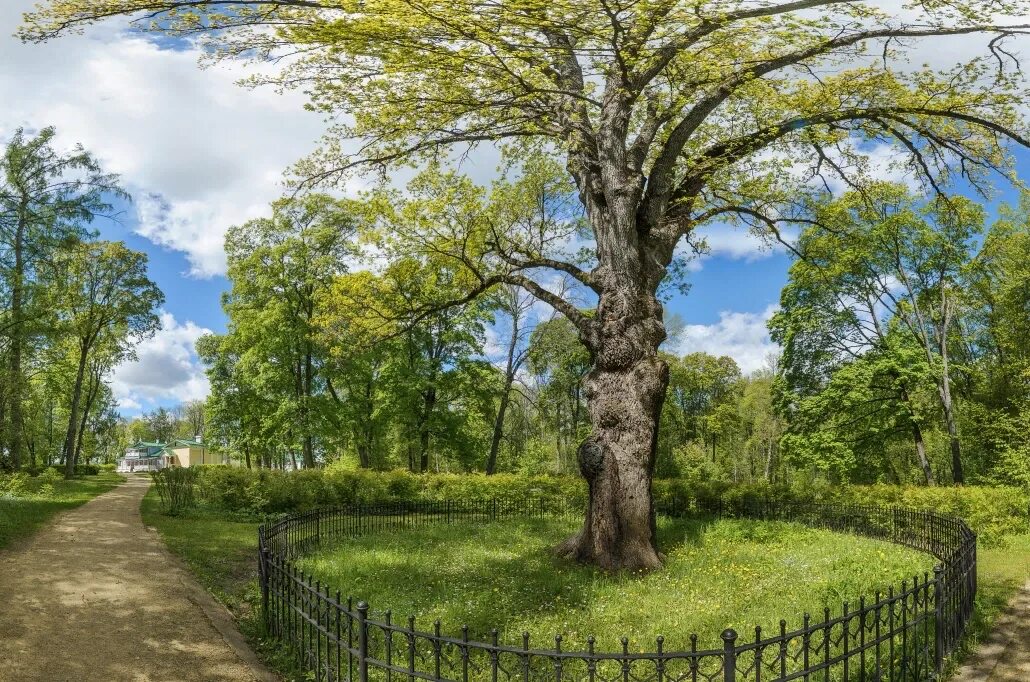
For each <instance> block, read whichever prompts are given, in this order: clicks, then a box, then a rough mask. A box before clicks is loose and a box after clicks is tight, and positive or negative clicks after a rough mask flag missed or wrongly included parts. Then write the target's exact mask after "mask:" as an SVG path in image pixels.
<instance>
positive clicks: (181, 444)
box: [130, 440, 207, 450]
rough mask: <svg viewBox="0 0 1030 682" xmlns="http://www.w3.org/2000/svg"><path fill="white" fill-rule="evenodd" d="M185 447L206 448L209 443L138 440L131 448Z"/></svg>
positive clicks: (166, 448) (165, 448)
mask: <svg viewBox="0 0 1030 682" xmlns="http://www.w3.org/2000/svg"><path fill="white" fill-rule="evenodd" d="M185 447H197V448H206V447H207V445H206V444H204V443H199V442H197V441H195V440H173V441H172V442H171V443H150V442H147V441H145V440H141V441H137V442H136V443H135V444H133V445H132V447H131V448H130V449H136V448H162V449H164V450H168V449H170V448H185Z"/></svg>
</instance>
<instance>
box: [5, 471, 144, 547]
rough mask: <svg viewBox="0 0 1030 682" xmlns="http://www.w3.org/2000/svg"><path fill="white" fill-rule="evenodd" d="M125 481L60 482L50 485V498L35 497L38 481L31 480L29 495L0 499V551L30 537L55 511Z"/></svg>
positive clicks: (101, 477) (108, 477) (110, 477)
mask: <svg viewBox="0 0 1030 682" xmlns="http://www.w3.org/2000/svg"><path fill="white" fill-rule="evenodd" d="M124 480H125V478H124V477H122V476H120V475H118V474H114V473H101V474H98V475H97V476H81V477H79V478H74V479H71V480H68V481H65V480H60V481H57V482H56V483H54V484H53V494H52V495H47V496H46V497H41V496H37V495H35V494H34V493H37V492H38V490H39V487H40V486H39V481H38V480H37V479H30V482H29V489H28V491H27V492H28V493H29V494H28V495H26V496H24V497H4V496H0V549H2V548H4V547H6V546H8V545H9V544H11V543H12V542H14V541H15V540H19V539H21V538H24V537H27V536H29V535H31V534H32V533H34V532H35V531H36V530H37V529H38V528H39V527H40V526H42V525H43V524H45V523H46V522H47V521H49V520H50V519H51V518H53V516H54V515H55V514H57V513H58V512H62V511H65V510H66V509H72V508H74V507H78V506H79V505H81V504H84V503H86V502H88V501H89V500H91V499H93V498H94V497H96V496H97V495H99V494H101V493H105V492H107V491H108V490H110V489H112V488H114V487H115V486H117V485H118V484H119V483H121V482H122V481H124Z"/></svg>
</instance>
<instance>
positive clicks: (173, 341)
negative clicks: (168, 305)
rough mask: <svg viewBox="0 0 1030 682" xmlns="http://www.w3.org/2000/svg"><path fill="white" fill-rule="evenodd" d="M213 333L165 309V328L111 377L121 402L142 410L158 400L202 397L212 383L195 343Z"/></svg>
mask: <svg viewBox="0 0 1030 682" xmlns="http://www.w3.org/2000/svg"><path fill="white" fill-rule="evenodd" d="M209 333H211V330H210V329H205V328H204V327H201V326H199V325H197V324H195V323H193V322H191V321H189V320H187V321H186V322H183V323H180V322H178V321H177V320H176V319H175V317H174V316H173V315H172V314H171V313H168V312H162V313H161V330H160V331H158V332H157V334H155V335H154V336H153V337H152V338H150V339H147V340H146V341H144V342H143V343H141V344H140V345H139V346H138V347H137V348H136V359H135V360H133V361H131V362H126V363H123V364H121V365H119V366H118V367H117V368H116V369H115V371H114V375H113V377H112V380H111V389H112V390H113V391H114V395H115V398H116V399H117V400H118V406H119V407H120V408H121V409H123V410H130V411H138V410H142V409H144V408H146V407H153V406H154V405H156V404H157V403H158V402H162V401H163V402H183V401H187V400H200V399H203V398H205V397H206V396H207V394H208V390H209V388H210V387H209V385H208V381H207V376H205V374H204V368H203V367H202V366H201V364H200V360H199V358H198V357H197V353H196V350H195V348H194V345H195V344H196V342H197V339H198V338H200V337H201V336H203V335H204V334H209Z"/></svg>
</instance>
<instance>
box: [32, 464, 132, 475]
mask: <svg viewBox="0 0 1030 682" xmlns="http://www.w3.org/2000/svg"><path fill="white" fill-rule="evenodd" d="M47 469H57V470H58V471H59V472H61V475H62V477H63V476H64V467H63V466H53V465H47V466H43V465H41V464H40V465H36V466H27V467H25V468H24V469H23V470H24V471H25V472H26V473H28V474H29V475H30V476H39V475H40V474H42V473H43V472H44V471H46V470H47ZM112 471H113V469H112ZM99 473H100V465H99V464H76V465H75V475H76V476H96V475H97V474H99Z"/></svg>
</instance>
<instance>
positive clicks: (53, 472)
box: [39, 467, 64, 487]
mask: <svg viewBox="0 0 1030 682" xmlns="http://www.w3.org/2000/svg"><path fill="white" fill-rule="evenodd" d="M61 480H64V474H62V473H61V472H60V471H59V470H58V469H57V467H48V468H46V469H44V470H43V472H42V473H40V474H39V482H40V483H41V484H43V485H50V486H51V487H53V485H54V484H55V483H57V482H58V481H61Z"/></svg>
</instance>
